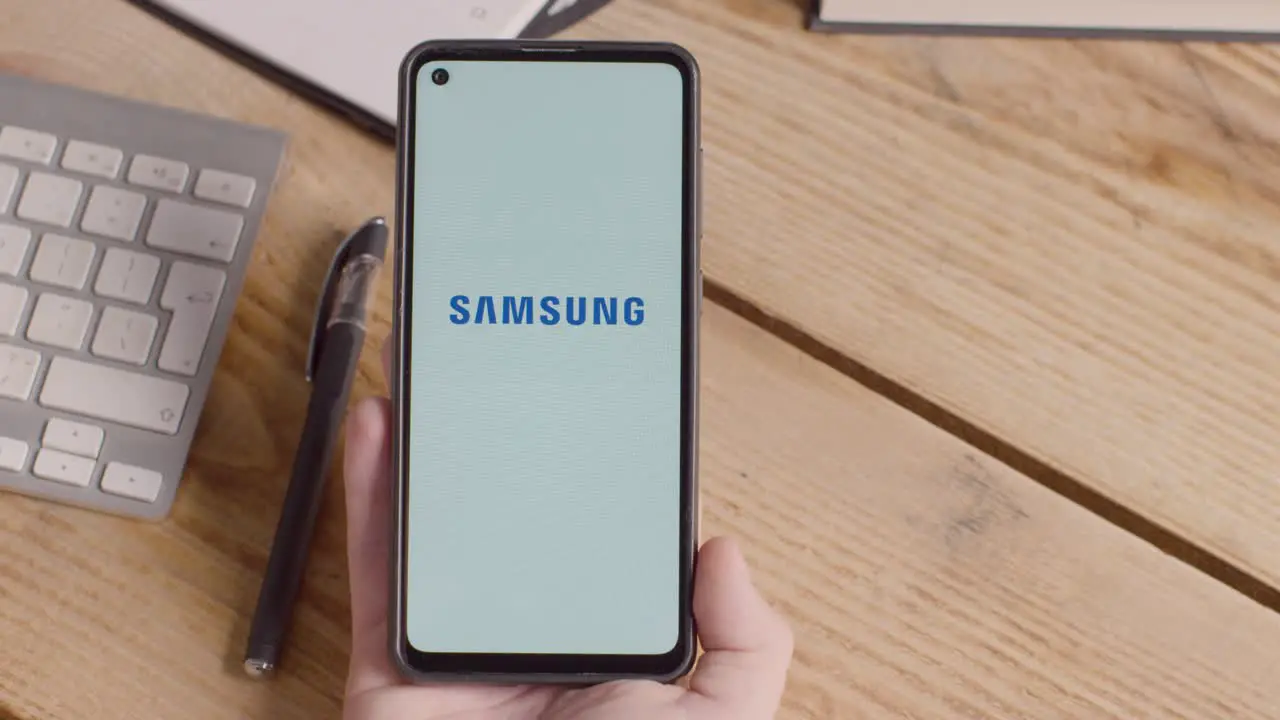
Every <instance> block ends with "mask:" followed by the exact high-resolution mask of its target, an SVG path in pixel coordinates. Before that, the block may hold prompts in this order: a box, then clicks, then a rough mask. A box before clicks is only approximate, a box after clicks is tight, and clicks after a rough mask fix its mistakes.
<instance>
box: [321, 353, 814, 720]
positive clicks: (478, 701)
mask: <svg viewBox="0 0 1280 720" xmlns="http://www.w3.org/2000/svg"><path fill="white" fill-rule="evenodd" d="M387 350H388V348H387V347H384V348H383V366H384V370H385V369H386V367H387V364H388V363H387V360H388V358H389V356H388V355H387ZM390 430H391V415H390V404H389V402H388V401H387V400H386V399H385V398H371V399H367V400H364V401H362V402H361V403H360V404H359V405H357V406H356V408H355V410H354V412H353V413H352V416H351V418H350V420H349V422H348V423H347V445H346V454H345V461H344V465H345V467H344V478H345V485H346V503H347V548H348V564H349V566H350V582H351V615H352V618H351V619H352V622H351V632H352V642H351V661H350V668H349V671H348V677H347V688H346V703H345V706H344V707H345V710H344V718H346V720H433V719H436V720H443V719H444V718H448V719H449V720H604V719H607V720H667V719H668V718H671V719H676V718H683V719H687V720H722V719H723V720H728V719H732V720H767V719H768V718H772V717H773V716H774V714H775V713H776V712H777V710H778V706H779V703H780V701H781V698H782V692H783V689H784V687H785V685H786V677H787V668H788V666H789V665H790V662H791V653H792V636H791V630H790V628H789V627H788V626H787V623H786V621H785V620H783V618H782V617H781V616H780V615H779V614H777V613H776V612H775V611H774V610H773V609H772V608H771V607H769V604H768V603H767V602H766V601H765V600H764V598H763V597H761V596H760V594H759V592H757V591H756V589H755V587H754V586H753V585H752V583H751V577H750V573H749V571H748V569H747V564H746V562H745V560H743V557H742V554H741V553H740V552H739V550H738V548H737V546H736V545H735V544H734V543H733V542H732V541H730V540H727V539H723V538H718V539H714V540H711V541H709V542H707V543H706V544H705V545H703V547H702V549H701V551H700V553H699V556H698V567H697V576H696V578H695V580H694V602H693V610H694V615H695V616H696V618H697V624H698V630H699V634H700V641H701V644H702V648H703V651H704V655H703V656H702V658H701V659H700V661H699V662H698V665H697V667H696V669H695V670H694V672H693V674H692V675H691V676H690V677H689V679H688V683H687V685H688V687H687V688H686V687H682V686H680V685H663V684H659V683H655V682H648V681H620V682H612V683H606V684H602V685H597V686H594V687H588V688H585V689H566V688H559V687H544V686H523V687H492V686H472V685H457V686H455V685H430V686H415V685H410V684H407V683H405V682H404V681H403V680H402V679H401V678H400V676H399V674H398V673H397V672H396V671H395V669H394V668H393V667H392V665H391V661H390V658H389V653H388V649H387V648H388V643H387V633H388V624H387V600H388V596H387V593H388V592H389V589H390V588H389V584H390V579H389V577H388V553H389V552H390V545H389V540H390V535H389V533H388V526H389V523H391V522H392V508H391V482H392V479H391V476H390V455H391V448H390Z"/></svg>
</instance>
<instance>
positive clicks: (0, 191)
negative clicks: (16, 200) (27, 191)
mask: <svg viewBox="0 0 1280 720" xmlns="http://www.w3.org/2000/svg"><path fill="white" fill-rule="evenodd" d="M17 187H18V168H16V167H14V166H12V165H6V164H4V163H0V212H4V211H5V209H6V208H8V207H9V198H11V197H13V191H14V190H16V189H17Z"/></svg>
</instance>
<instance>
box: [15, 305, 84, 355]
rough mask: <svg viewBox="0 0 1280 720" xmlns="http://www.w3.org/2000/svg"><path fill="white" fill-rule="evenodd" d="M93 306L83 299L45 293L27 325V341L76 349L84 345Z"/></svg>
mask: <svg viewBox="0 0 1280 720" xmlns="http://www.w3.org/2000/svg"><path fill="white" fill-rule="evenodd" d="M92 318H93V306H92V305H90V304H89V303H87V302H85V301H84V300H76V299H75V298H69V297H62V296H61V295H54V294H53V293H44V294H42V295H41V296H40V297H39V299H37V300H36V307H35V309H34V310H32V311H31V321H30V322H28V323H27V339H28V340H30V341H31V342H34V343H40V344H41V345H52V346H53V347H58V348H63V349H66V350H79V349H80V346H81V345H83V344H84V336H85V333H86V332H88V330H89V321H90V320H91V319H92Z"/></svg>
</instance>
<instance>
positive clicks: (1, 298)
mask: <svg viewBox="0 0 1280 720" xmlns="http://www.w3.org/2000/svg"><path fill="white" fill-rule="evenodd" d="M25 309H27V289H26V288H24V287H18V286H17V285H10V284H9V283H4V282H0V335H8V336H9V337H13V336H14V335H17V334H18V323H19V322H20V321H21V320H22V311H23V310H25Z"/></svg>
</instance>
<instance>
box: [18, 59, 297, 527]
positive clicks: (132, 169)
mask: <svg viewBox="0 0 1280 720" xmlns="http://www.w3.org/2000/svg"><path fill="white" fill-rule="evenodd" d="M284 151H285V136H284V135H283V134H282V133H280V132H278V131H276V130H271V129H267V128H261V127H256V126H250V125H245V124H241V123H236V122H231V121H228V120H224V119H219V118H215V117H210V116H206V115H200V114H192V113H187V112H183V111H178V110H174V109H169V108H165V107H160V106H155V105H150V104H144V103H140V102H136V101H132V100H128V99H125V98H120V97H115V96H110V95H102V94H97V93H93V92H88V91H85V90H82V89H78V88H72V87H66V86H62V85H54V84H48V83H44V82H38V81H33V80H29V79H25V78H20V77H14V76H8V75H0V490H7V491H12V492H15V493H21V494H24V495H30V496H36V497H40V498H44V499H46V500H49V501H53V502H58V503H63V504H68V505H75V506H79V507H82V508H88V509H91V510H96V511H101V512H106V513H111V514H115V515H121V516H128V517H135V518H145V519H153V520H154V519H160V518H163V517H165V516H167V515H168V514H169V512H170V510H171V508H172V505H173V501H174V497H175V494H176V492H177V490H178V486H179V484H180V483H181V480H182V477H183V474H184V472H185V470H186V465H187V457H188V453H189V452H190V448H191V443H192V439H193V438H194V435H195V432H196V428H197V425H198V422H199V418H200V414H201V411H202V409H203V408H204V405H205V401H206V398H207V396H208V392H209V387H210V384H211V382H212V379H213V374H214V370H215V368H216V365H217V362H218V358H219V355H220V354H221V352H222V347H223V343H224V341H225V339H226V335H227V331H228V328H229V327H230V323H231V316H232V313H233V311H234V308H235V303H236V300H237V298H238V296H239V294H240V291H241V288H242V285H243V282H244V277H245V273H246V270H247V268H248V263H249V258H250V255H251V253H252V250H253V246H254V243H255V241H256V239H257V235H258V232H259V228H260V226H261V223H262V216H263V211H264V209H265V207H266V204H267V200H268V198H269V196H270V195H271V192H272V189H273V186H274V183H275V180H276V176H277V174H278V172H279V168H280V166H281V163H282V162H283V157H284Z"/></svg>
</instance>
